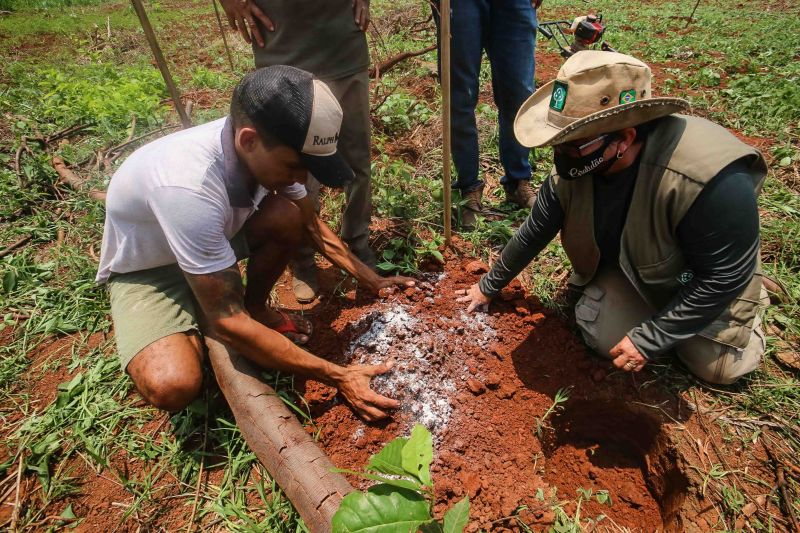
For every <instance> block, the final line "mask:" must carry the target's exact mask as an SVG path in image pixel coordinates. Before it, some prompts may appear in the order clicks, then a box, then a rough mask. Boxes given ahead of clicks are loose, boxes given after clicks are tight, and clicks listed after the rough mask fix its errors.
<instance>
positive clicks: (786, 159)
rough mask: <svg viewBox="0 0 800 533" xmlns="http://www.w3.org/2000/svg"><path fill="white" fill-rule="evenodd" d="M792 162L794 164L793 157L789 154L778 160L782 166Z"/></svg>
mask: <svg viewBox="0 0 800 533" xmlns="http://www.w3.org/2000/svg"><path fill="white" fill-rule="evenodd" d="M791 164H792V158H791V157H789V156H788V155H787V156H786V157H784V158H781V160H780V161H778V165H779V166H782V167H788V166H789V165H791Z"/></svg>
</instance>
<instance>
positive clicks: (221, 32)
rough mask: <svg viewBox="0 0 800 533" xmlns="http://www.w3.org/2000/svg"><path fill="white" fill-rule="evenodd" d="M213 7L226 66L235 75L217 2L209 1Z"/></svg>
mask: <svg viewBox="0 0 800 533" xmlns="http://www.w3.org/2000/svg"><path fill="white" fill-rule="evenodd" d="M211 4H213V6H214V14H215V15H216V16H217V26H219V33H220V35H222V44H224V45H225V53H226V54H227V55H228V64H229V65H230V66H231V72H232V73H233V74H236V69H234V68H233V57H232V56H231V49H230V48H229V47H228V38H227V37H225V27H224V26H223V25H222V17H220V16H219V8H218V7H217V0H211Z"/></svg>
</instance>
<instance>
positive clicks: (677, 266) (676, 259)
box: [635, 250, 694, 295]
mask: <svg viewBox="0 0 800 533" xmlns="http://www.w3.org/2000/svg"><path fill="white" fill-rule="evenodd" d="M635 268H636V273H637V274H638V275H639V279H641V280H642V283H644V284H645V285H647V286H648V288H650V289H653V290H655V291H657V292H659V293H663V292H664V291H666V292H668V293H670V295H674V294H675V293H676V292H677V291H678V290H679V289H680V288H681V287H682V286H683V285H685V284H686V283H688V282H689V281H691V279H692V278H693V277H694V275H693V273H692V272H691V270H689V269H688V268H687V266H686V259H685V258H684V257H683V254H682V253H681V251H680V250H674V251H673V252H672V253H671V254H670V255H669V256H668V257H667V258H666V259H662V260H661V261H658V262H656V263H650V264H647V265H636V266H635Z"/></svg>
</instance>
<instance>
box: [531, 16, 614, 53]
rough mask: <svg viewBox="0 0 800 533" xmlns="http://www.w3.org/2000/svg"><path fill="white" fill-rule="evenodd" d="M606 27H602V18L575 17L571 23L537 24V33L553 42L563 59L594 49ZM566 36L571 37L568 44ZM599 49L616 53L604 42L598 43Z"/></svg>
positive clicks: (552, 22) (566, 21) (562, 21)
mask: <svg viewBox="0 0 800 533" xmlns="http://www.w3.org/2000/svg"><path fill="white" fill-rule="evenodd" d="M605 31H606V27H605V26H604V25H603V16H602V15H600V16H597V15H585V16H582V17H577V18H576V19H575V20H573V21H572V22H569V21H568V20H554V21H548V22H540V23H539V33H541V34H542V35H544V36H545V37H546V38H547V39H548V40H551V41H555V43H556V46H558V49H559V51H560V53H561V57H563V58H564V59H566V58H568V57H570V56H572V55H573V54H574V53H575V52H580V51H581V50H589V49H592V48H595V47H596V45H597V43H599V42H600V40H601V39H602V38H603V34H604V33H605ZM567 34H570V35H572V36H573V39H572V42H570V39H569V37H567ZM600 49H601V50H605V51H608V52H616V50H614V49H613V48H611V46H609V45H608V43H606V42H602V43H600Z"/></svg>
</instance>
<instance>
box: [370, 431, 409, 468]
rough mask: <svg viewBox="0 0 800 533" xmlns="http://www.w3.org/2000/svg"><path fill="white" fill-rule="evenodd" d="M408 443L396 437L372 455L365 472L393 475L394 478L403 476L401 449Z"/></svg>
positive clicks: (402, 438) (406, 440)
mask: <svg viewBox="0 0 800 533" xmlns="http://www.w3.org/2000/svg"><path fill="white" fill-rule="evenodd" d="M407 442H408V439H406V438H404V437H398V438H396V439H394V440H393V441H391V442H390V443H389V444H387V445H386V446H384V447H383V449H382V450H381V451H380V452H379V453H376V454H375V455H373V456H372V457H371V458H370V460H369V463H368V464H367V467H366V468H367V470H372V471H373V472H381V473H383V474H393V475H395V476H405V475H406V471H405V470H404V469H403V447H404V446H405V445H406V443H407Z"/></svg>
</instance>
